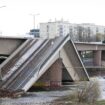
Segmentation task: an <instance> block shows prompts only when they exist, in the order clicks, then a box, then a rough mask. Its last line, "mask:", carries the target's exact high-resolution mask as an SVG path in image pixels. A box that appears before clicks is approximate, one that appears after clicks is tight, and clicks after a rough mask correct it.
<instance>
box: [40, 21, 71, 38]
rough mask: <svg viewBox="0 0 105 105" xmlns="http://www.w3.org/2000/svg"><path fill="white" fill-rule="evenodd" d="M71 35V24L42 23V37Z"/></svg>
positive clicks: (59, 22)
mask: <svg viewBox="0 0 105 105" xmlns="http://www.w3.org/2000/svg"><path fill="white" fill-rule="evenodd" d="M68 33H69V23H68V22H66V21H65V22H64V21H56V22H48V23H40V37H43V38H54V37H57V36H65V35H67V34H68Z"/></svg>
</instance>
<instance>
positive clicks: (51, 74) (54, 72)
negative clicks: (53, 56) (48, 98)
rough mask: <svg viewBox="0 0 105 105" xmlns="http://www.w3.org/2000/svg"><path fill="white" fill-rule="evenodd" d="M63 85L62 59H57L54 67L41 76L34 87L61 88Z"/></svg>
mask: <svg viewBox="0 0 105 105" xmlns="http://www.w3.org/2000/svg"><path fill="white" fill-rule="evenodd" d="M61 85H62V59H60V58H59V59H57V60H56V61H55V62H54V63H53V64H52V66H51V67H50V68H49V69H48V70H47V71H46V72H45V73H44V74H43V75H42V76H41V78H40V79H39V80H38V81H37V82H36V83H35V85H34V86H38V87H56V86H58V87H60V86H61Z"/></svg>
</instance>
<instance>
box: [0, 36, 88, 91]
mask: <svg viewBox="0 0 105 105" xmlns="http://www.w3.org/2000/svg"><path fill="white" fill-rule="evenodd" d="M0 56H1V58H2V59H0V60H1V64H0V79H1V80H0V88H1V89H7V90H9V89H11V90H13V91H14V90H20V89H22V90H24V91H27V90H28V89H29V88H30V87H31V86H32V85H33V84H34V83H36V82H37V81H38V80H41V79H42V80H43V79H44V80H46V81H48V82H49V83H50V85H53V84H55V83H53V84H51V83H52V81H53V82H56V85H61V82H62V75H63V72H62V66H61V65H60V66H59V64H62V65H63V66H64V67H65V69H66V70H67V73H68V75H69V76H70V78H71V79H72V80H73V81H79V80H89V76H88V73H87V71H86V69H85V67H84V64H83V63H82V61H81V59H80V56H79V54H78V52H77V49H76V47H75V45H74V43H73V42H72V41H71V39H70V36H69V35H67V36H65V37H63V36H62V37H56V38H54V39H41V38H5V37H1V38H0ZM60 62H61V63H60ZM76 67H79V68H76ZM43 76H44V78H43ZM64 76H65V75H64Z"/></svg>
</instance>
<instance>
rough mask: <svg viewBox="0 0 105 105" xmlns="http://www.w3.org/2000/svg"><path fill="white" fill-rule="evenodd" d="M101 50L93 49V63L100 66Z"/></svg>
mask: <svg viewBox="0 0 105 105" xmlns="http://www.w3.org/2000/svg"><path fill="white" fill-rule="evenodd" d="M101 53H102V51H99V50H98V51H93V63H94V65H95V66H101V55H102V54H101Z"/></svg>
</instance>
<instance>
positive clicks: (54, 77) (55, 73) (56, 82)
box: [49, 59, 62, 86]
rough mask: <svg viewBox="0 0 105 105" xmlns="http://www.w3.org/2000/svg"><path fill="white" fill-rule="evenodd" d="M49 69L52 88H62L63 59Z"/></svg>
mask: <svg viewBox="0 0 105 105" xmlns="http://www.w3.org/2000/svg"><path fill="white" fill-rule="evenodd" d="M49 69H50V86H61V85H62V59H58V60H57V61H56V62H55V63H54V64H53V65H52V66H51V67H50V68H49Z"/></svg>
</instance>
